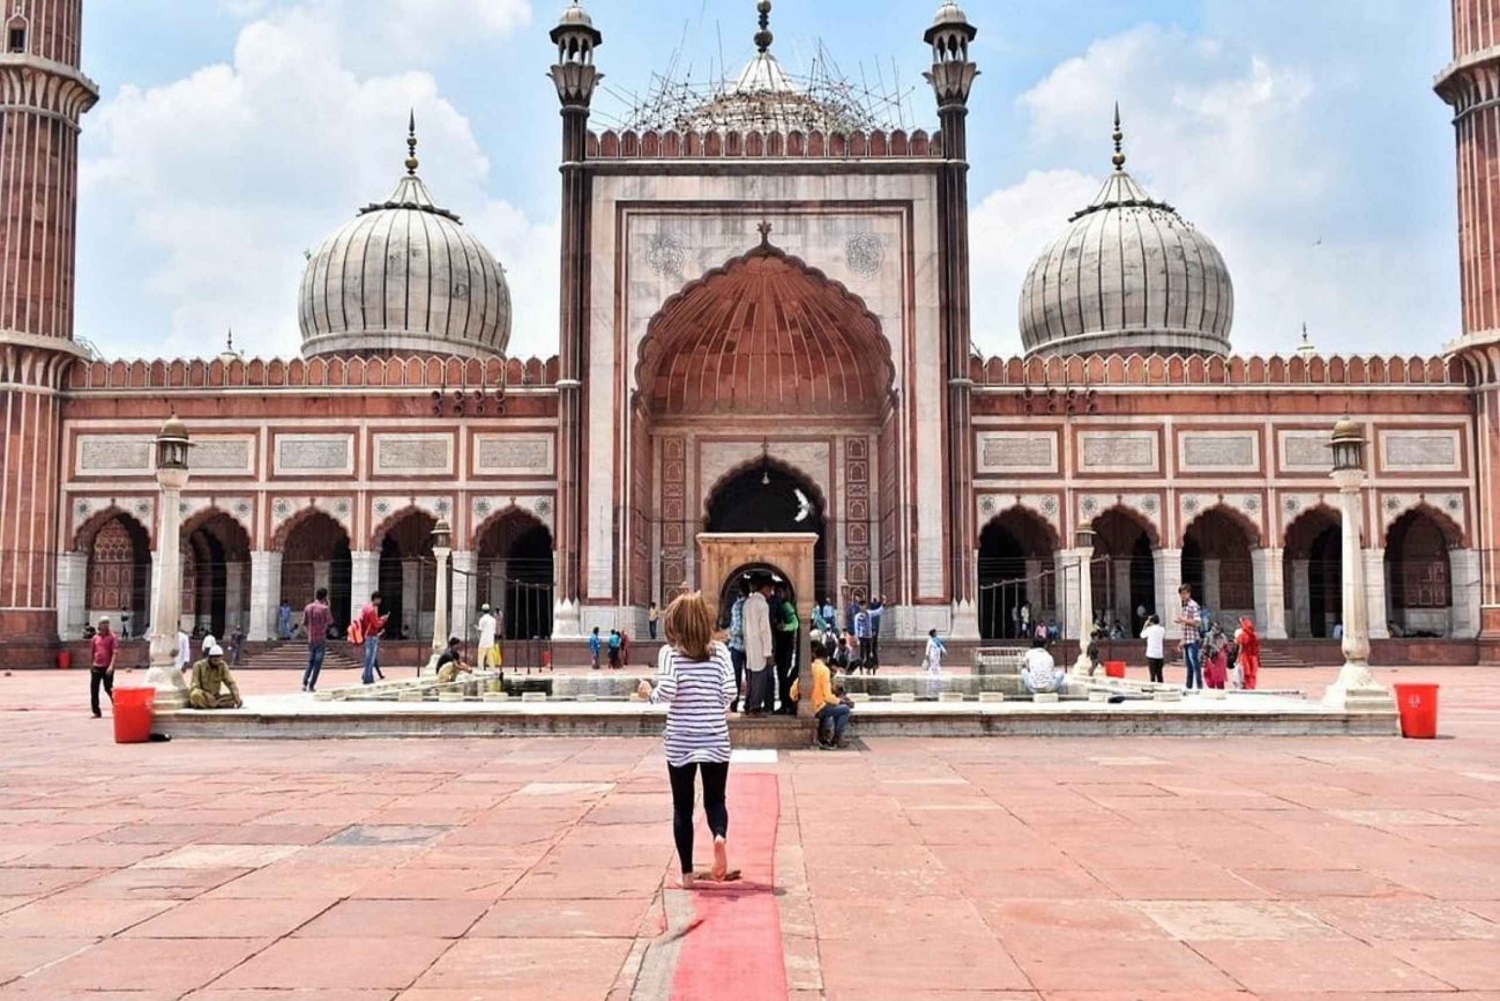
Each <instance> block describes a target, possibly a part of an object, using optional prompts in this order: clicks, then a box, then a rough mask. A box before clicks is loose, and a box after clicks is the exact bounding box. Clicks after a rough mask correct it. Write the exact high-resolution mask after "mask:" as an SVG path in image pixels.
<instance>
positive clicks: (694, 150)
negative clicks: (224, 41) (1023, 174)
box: [587, 129, 943, 160]
mask: <svg viewBox="0 0 1500 1001" xmlns="http://www.w3.org/2000/svg"><path fill="white" fill-rule="evenodd" d="M587 149H588V157H589V159H591V160H721V159H750V160H756V159H765V160H867V159H882V160H884V159H897V160H899V159H926V158H940V157H941V156H942V151H943V134H942V133H941V132H934V133H933V134H932V135H930V136H929V135H928V134H927V133H926V132H925V131H923V130H922V129H917V130H916V131H914V132H911V133H907V132H906V131H904V130H902V129H896V130H894V131H892V132H883V131H880V130H876V131H874V132H868V133H866V132H847V133H840V132H834V133H829V134H826V135H825V134H824V133H822V132H785V133H783V132H693V131H687V132H676V131H668V132H654V131H647V132H639V133H638V132H635V131H634V130H631V129H627V130H626V131H624V132H615V131H614V130H609V131H606V132H602V133H595V132H590V133H589V137H588V147H587Z"/></svg>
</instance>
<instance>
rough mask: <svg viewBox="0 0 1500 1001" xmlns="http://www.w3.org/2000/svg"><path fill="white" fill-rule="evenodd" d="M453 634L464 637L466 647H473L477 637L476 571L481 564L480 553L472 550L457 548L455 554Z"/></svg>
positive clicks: (453, 557) (453, 559) (453, 558)
mask: <svg viewBox="0 0 1500 1001" xmlns="http://www.w3.org/2000/svg"><path fill="white" fill-rule="evenodd" d="M451 559H452V561H453V635H454V636H459V637H462V639H463V641H464V645H465V647H466V648H469V649H472V648H473V646H474V641H475V640H476V639H477V637H475V636H473V635H471V633H473V631H474V621H475V619H474V612H475V606H476V605H477V604H478V599H477V598H476V596H475V591H476V589H477V588H476V585H477V584H478V582H479V581H478V578H477V577H475V575H474V573H475V570H476V568H477V567H478V565H479V555H478V554H477V553H475V552H473V551H472V550H465V549H455V550H454V551H453V556H452V557H451Z"/></svg>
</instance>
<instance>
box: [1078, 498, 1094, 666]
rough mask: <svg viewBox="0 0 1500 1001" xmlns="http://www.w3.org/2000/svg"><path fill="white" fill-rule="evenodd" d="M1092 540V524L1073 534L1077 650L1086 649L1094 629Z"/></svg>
mask: <svg viewBox="0 0 1500 1001" xmlns="http://www.w3.org/2000/svg"><path fill="white" fill-rule="evenodd" d="M1094 539H1095V532H1094V526H1093V525H1092V524H1084V525H1081V526H1079V528H1078V530H1077V531H1075V532H1074V533H1073V552H1074V555H1076V556H1077V557H1078V649H1079V651H1080V652H1081V651H1083V650H1086V649H1088V645H1089V636H1090V634H1091V633H1092V632H1093V628H1094V568H1093V560H1094Z"/></svg>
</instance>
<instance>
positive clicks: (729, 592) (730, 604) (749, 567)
mask: <svg viewBox="0 0 1500 1001" xmlns="http://www.w3.org/2000/svg"><path fill="white" fill-rule="evenodd" d="M762 574H764V575H766V576H768V577H770V578H771V580H772V581H773V582H774V583H775V585H776V587H777V589H778V590H782V591H784V592H785V593H786V596H787V597H788V598H790V599H791V601H792V602H793V603H795V602H796V601H797V585H796V584H795V583H794V582H793V581H792V580H791V579H790V578H789V577H788V576H787V575H786V572H785V571H783V570H782V569H781V568H780V567H778V566H776V565H775V564H772V563H763V562H756V563H746V564H744V565H742V566H738V567H735V568H734V569H733V570H731V571H730V572H729V574H728V575H727V576H726V577H725V578H724V580H723V582H722V583H721V584H720V585H719V624H720V625H721V626H725V627H727V626H728V625H729V615H730V612H731V610H732V609H733V608H734V602H735V599H736V598H738V597H739V596H740V594H741V593H742V591H741V587H742V585H746V584H748V583H749V582H750V581H751V580H753V579H755V578H756V577H758V576H760V575H762ZM709 583H710V585H711V584H712V582H709Z"/></svg>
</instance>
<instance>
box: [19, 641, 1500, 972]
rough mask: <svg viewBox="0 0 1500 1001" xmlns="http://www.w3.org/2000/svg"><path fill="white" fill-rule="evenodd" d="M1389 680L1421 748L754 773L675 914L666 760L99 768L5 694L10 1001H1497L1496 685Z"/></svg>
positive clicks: (893, 748)
mask: <svg viewBox="0 0 1500 1001" xmlns="http://www.w3.org/2000/svg"><path fill="white" fill-rule="evenodd" d="M1266 674H1267V675H1269V677H1267V679H1266V682H1265V683H1266V684H1271V685H1276V686H1278V687H1280V686H1289V687H1305V688H1309V689H1312V690H1314V691H1316V690H1317V689H1318V688H1320V687H1321V684H1322V683H1324V682H1326V681H1328V680H1330V679H1331V676H1332V674H1333V672H1331V671H1316V672H1314V671H1301V672H1290V671H1268V672H1266ZM1380 675H1381V677H1382V679H1383V680H1385V681H1387V682H1389V681H1395V680H1435V681H1439V682H1440V683H1442V685H1443V712H1442V731H1443V739H1440V740H1437V741H1402V740H1397V739H1379V738H1263V739H1252V738H1232V739H1197V740H1195V739H1165V738H1113V739H1014V738H1012V739H995V740H935V739H934V740H926V739H902V738H876V739H870V740H868V741H864V742H863V743H862V746H860V747H859V748H858V749H857V750H854V751H850V752H841V753H820V752H814V751H808V752H794V753H790V754H787V753H782V754H780V755H779V756H778V757H776V759H775V760H774V761H771V760H765V758H766V755H760V756H756V755H750V756H745V760H742V761H740V762H739V763H737V764H736V765H735V766H734V768H733V770H732V771H733V778H732V780H731V789H730V803H729V806H730V812H731V835H732V841H733V843H734V845H735V850H736V852H737V856H736V863H737V864H740V865H742V866H743V867H744V869H745V883H744V885H742V886H741V887H739V888H737V889H734V890H728V891H726V890H711V891H700V892H694V893H686V892H684V891H682V890H680V889H678V888H677V882H676V880H675V878H674V877H673V870H674V868H675V866H674V864H673V858H672V845H671V836H670V814H671V808H670V800H669V795H668V790H667V783H666V774H665V767H664V765H663V762H662V758H661V754H660V750H659V746H658V743H657V742H656V741H654V740H646V739H630V740H627V739H616V740H608V739H601V740H566V739H513V740H473V739H463V740H406V741H401V740H327V741H263V742H262V741H209V740H200V741H178V742H173V743H170V744H151V745H136V746H120V745H115V744H114V743H112V742H111V734H110V726H109V723H108V721H107V720H105V721H102V722H100V721H95V720H92V719H90V718H89V717H88V713H87V677H86V675H85V674H82V673H79V672H45V673H43V672H37V673H29V674H28V673H18V674H15V675H13V676H5V677H3V678H0V721H3V722H0V1001H13V999H30V1001H77V999H84V998H89V999H101V998H103V999H115V1001H168V999H170V1001H177V999H183V998H191V999H193V1001H392V999H397V998H399V999H401V1001H493V999H512V998H515V999H522V998H524V999H540V998H559V999H599V1001H605V999H608V1001H625V999H632V998H638V999H642V1001H654V999H665V998H669V997H679V998H697V997H704V998H707V997H713V998H735V999H741V998H743V999H750V1001H759V999H761V998H766V999H772V998H783V997H790V998H793V999H796V1001H813V999H830V1001H834V999H861V1001H871V999H875V1001H878V999H885V998H890V999H897V998H899V999H903V1001H937V999H944V1001H958V999H966V1001H972V999H981V998H988V999H1005V1001H1020V999H1030V1001H1041V999H1046V1001H1127V999H1131V1001H1135V999H1142V1001H1173V999H1182V1001H1187V999H1194V1001H1219V999H1236V1001H1253V999H1268V1001H1270V999H1274V1001H1292V999H1312V998H1321V999H1327V1001H1367V999H1374V998H1379V999H1382V1001H1411V999H1417V998H1431V999H1437V998H1452V997H1463V998H1468V999H1487V1001H1500V672H1495V671H1486V670H1483V669H1476V668H1471V669H1444V670H1421V669H1405V670H1402V671H1399V672H1397V671H1382V672H1380ZM241 677H242V681H243V683H244V684H245V686H246V688H247V689H248V690H250V691H255V692H271V691H285V690H287V689H289V688H290V689H295V688H296V686H297V678H296V677H295V676H294V675H290V674H284V673H280V672H276V673H272V672H244V673H243V674H242V676H241ZM126 680H127V679H125V678H122V681H126ZM347 680H348V678H347V677H344V678H332V677H331V678H328V679H327V680H326V681H325V684H332V683H338V682H342V681H347ZM757 758H759V759H760V760H757Z"/></svg>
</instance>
